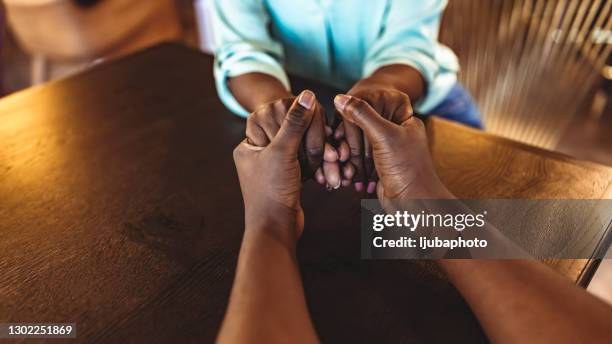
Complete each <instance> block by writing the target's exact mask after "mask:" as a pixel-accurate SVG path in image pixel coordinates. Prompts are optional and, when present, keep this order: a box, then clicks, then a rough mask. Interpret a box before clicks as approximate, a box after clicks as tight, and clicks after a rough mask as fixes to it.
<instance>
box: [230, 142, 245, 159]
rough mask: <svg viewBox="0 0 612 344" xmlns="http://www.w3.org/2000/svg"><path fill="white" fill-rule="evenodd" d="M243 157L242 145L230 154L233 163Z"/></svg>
mask: <svg viewBox="0 0 612 344" xmlns="http://www.w3.org/2000/svg"><path fill="white" fill-rule="evenodd" d="M242 155H243V150H242V144H239V145H238V146H236V148H234V151H233V152H232V156H233V157H234V162H238V161H239V160H240V159H241V158H242Z"/></svg>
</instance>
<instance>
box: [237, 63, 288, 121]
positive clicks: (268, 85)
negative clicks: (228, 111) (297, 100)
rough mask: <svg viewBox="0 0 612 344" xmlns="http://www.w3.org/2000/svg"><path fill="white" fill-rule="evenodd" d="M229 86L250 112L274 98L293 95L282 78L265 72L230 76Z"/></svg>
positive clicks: (239, 101)
mask: <svg viewBox="0 0 612 344" xmlns="http://www.w3.org/2000/svg"><path fill="white" fill-rule="evenodd" d="M228 86H229V89H230V91H231V92H232V94H233V95H234V97H235V98H236V100H237V101H238V103H240V105H242V106H243V107H244V108H245V109H246V110H247V111H249V112H253V111H255V110H256V109H257V108H259V107H260V106H262V105H264V104H267V103H270V102H272V101H274V100H278V99H282V98H287V97H291V96H292V94H291V92H289V91H288V90H287V89H286V88H285V86H284V85H283V83H282V82H280V80H278V79H277V78H275V77H273V76H271V75H268V74H264V73H247V74H243V75H239V76H237V77H233V78H230V79H229V81H228Z"/></svg>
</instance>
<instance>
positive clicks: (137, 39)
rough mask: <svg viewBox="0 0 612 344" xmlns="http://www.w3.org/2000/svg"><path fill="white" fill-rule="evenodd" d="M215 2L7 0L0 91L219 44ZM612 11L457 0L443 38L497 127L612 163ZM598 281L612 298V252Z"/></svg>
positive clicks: (604, 2) (590, 1) (543, 0)
mask: <svg viewBox="0 0 612 344" xmlns="http://www.w3.org/2000/svg"><path fill="white" fill-rule="evenodd" d="M210 2H211V0H195V1H194V0H147V1H134V0H4V1H3V2H2V3H1V8H0V11H1V12H0V13H2V15H1V16H0V29H1V30H2V35H1V40H0V53H1V57H2V59H1V64H0V96H5V95H8V94H10V93H13V92H16V91H19V90H21V89H25V88H28V87H31V86H34V85H37V84H41V83H44V82H47V81H51V80H55V79H59V78H63V77H67V76H69V75H71V74H73V73H77V72H79V71H82V70H84V69H87V68H90V67H91V66H93V65H95V64H96V63H100V62H102V61H105V60H108V59H113V58H117V57H120V56H123V55H126V54H129V53H132V52H135V51H139V50H142V49H144V48H146V47H148V46H151V45H154V44H157V43H159V42H163V41H177V42H182V43H183V44H186V45H189V46H192V47H194V48H201V49H202V50H204V51H206V52H209V53H210V52H211V51H212V46H213V42H212V39H211V37H212V35H211V26H210V20H209V18H210V16H209V8H210ZM196 9H197V10H196ZM611 12H612V0H450V1H449V6H448V8H447V11H446V13H445V16H444V21H443V24H442V28H441V33H440V40H441V41H442V42H443V43H445V44H447V45H448V46H450V47H451V48H452V49H453V50H454V51H455V53H456V54H457V55H458V56H459V59H460V62H461V68H462V71H461V73H460V75H459V78H460V79H461V81H462V82H463V84H464V85H465V86H466V87H467V88H468V89H469V90H470V91H471V92H472V94H473V95H474V97H475V99H476V102H477V103H478V105H479V107H480V109H481V111H482V113H483V115H484V122H485V126H486V130H487V131H488V132H491V133H494V134H497V135H501V136H505V137H508V138H512V139H515V140H518V141H521V142H525V143H528V144H530V145H534V146H538V147H542V148H545V149H549V150H554V151H559V152H562V153H566V154H568V155H571V156H574V157H577V158H580V159H584V160H590V161H593V162H597V163H600V164H605V165H608V166H612V60H611V55H610V52H611V50H612V20H611V18H612V15H611ZM0 139H1V138H0ZM589 289H590V290H591V291H592V292H594V293H596V294H598V295H600V296H601V297H603V298H606V299H608V300H609V301H610V302H612V261H610V260H608V261H605V262H604V263H602V266H601V268H600V269H599V271H598V273H597V275H596V276H595V278H594V280H593V282H592V283H591V285H590V287H589Z"/></svg>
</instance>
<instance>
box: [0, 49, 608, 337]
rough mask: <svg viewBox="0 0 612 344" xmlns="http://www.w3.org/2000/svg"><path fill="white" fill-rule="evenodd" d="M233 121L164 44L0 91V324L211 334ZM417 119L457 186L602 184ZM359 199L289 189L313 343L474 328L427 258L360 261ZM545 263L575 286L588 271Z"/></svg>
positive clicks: (587, 167) (189, 55)
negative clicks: (297, 204) (297, 213)
mask: <svg viewBox="0 0 612 344" xmlns="http://www.w3.org/2000/svg"><path fill="white" fill-rule="evenodd" d="M320 93H321V94H323V93H325V92H324V91H321V92H320ZM244 128H245V122H244V120H242V119H239V118H237V117H235V116H233V115H231V114H230V113H228V111H227V110H226V109H225V108H224V107H223V105H222V104H221V103H220V101H219V100H218V98H217V95H216V93H215V90H214V84H213V77H212V58H211V57H209V56H205V55H203V54H201V53H199V52H196V51H192V50H189V49H186V48H183V47H180V46H176V45H162V46H158V47H156V48H153V49H150V50H147V51H145V52H142V53H139V54H137V55H134V56H131V57H128V58H125V59H122V60H118V61H115V62H111V63H107V64H104V65H101V66H98V67H96V68H93V69H92V70H90V71H88V72H85V73H83V74H81V75H78V76H75V77H73V78H69V79H65V80H61V81H57V82H52V83H50V84H47V85H44V86H41V87H37V88H33V89H30V90H26V91H24V92H20V93H17V94H14V95H12V96H9V97H7V98H5V99H3V100H1V101H0V273H1V277H0V322H43V321H45V322H75V323H77V335H78V340H79V341H80V342H111V343H120V342H126V341H136V342H147V343H148V342H171V341H172V342H210V341H212V340H213V338H214V337H215V334H216V331H217V328H218V326H219V324H220V321H221V319H222V316H223V313H224V310H225V306H226V303H227V298H228V295H229V291H230V286H231V283H232V278H233V272H234V268H235V263H236V256H237V253H238V248H239V245H240V239H241V235H242V231H243V221H244V220H243V210H242V201H241V195H240V190H239V186H238V181H237V179H236V175H235V171H234V167H233V162H232V155H231V152H232V149H233V148H234V146H235V145H236V144H237V143H238V142H239V141H240V140H241V139H242V137H243V133H244ZM428 130H429V131H430V134H431V136H430V137H431V140H432V149H433V154H434V157H435V161H436V168H437V169H438V172H439V174H440V176H441V178H442V179H443V181H444V182H445V183H446V184H447V185H448V186H449V188H450V189H451V190H452V191H453V192H454V193H456V194H457V195H458V196H460V197H464V198H479V197H482V198H484V197H489V198H493V197H496V198H579V199H580V198H596V199H597V198H609V197H610V195H611V190H612V187H611V185H612V169H610V168H606V167H602V166H598V165H595V164H591V163H586V162H580V161H576V160H574V159H571V158H568V157H565V156H561V155H558V154H555V153H551V152H547V151H542V150H538V149H534V148H531V147H528V146H525V145H522V144H520V143H516V142H512V141H508V140H505V139H501V138H497V137H493V136H490V135H487V134H483V133H481V132H477V131H474V130H471V129H467V128H465V127H463V126H460V125H455V124H451V123H449V122H446V121H442V120H432V121H430V122H429V123H428ZM362 196H363V195H359V194H357V193H355V192H354V191H352V190H343V191H337V192H332V193H328V192H326V191H325V190H323V188H321V187H319V186H317V185H314V183H309V184H307V185H306V186H305V191H304V197H303V198H304V200H303V205H304V209H305V212H306V219H307V228H306V234H305V235H304V237H303V238H302V240H301V242H300V249H299V255H300V257H299V259H300V264H301V268H302V273H303V277H304V284H305V288H306V294H307V297H308V301H309V307H310V311H311V314H312V318H313V319H314V322H315V325H316V327H317V330H318V332H319V334H320V336H321V338H322V339H323V340H324V341H325V342H344V341H350V342H406V341H409V340H411V341H413V342H423V341H425V342H449V341H458V340H462V341H470V342H480V341H484V340H485V339H484V337H483V333H482V330H481V329H480V327H479V325H478V323H477V322H476V320H475V318H474V317H473V316H472V315H471V313H470V311H469V309H468V307H467V306H466V304H465V303H464V301H463V300H462V299H461V297H460V296H459V294H458V293H457V292H456V291H455V289H454V288H453V287H452V286H451V285H450V284H449V283H448V282H447V281H446V280H445V279H444V277H443V276H442V275H441V274H440V273H439V271H438V270H436V269H435V266H434V265H433V264H432V263H428V262H417V261H362V260H361V259H360V256H359V254H360V248H359V242H360V241H359V229H358V228H359V218H360V216H359V214H360V206H359V199H360V197H362ZM550 235H552V234H550ZM551 264H552V265H553V266H554V267H555V269H557V270H558V271H559V272H561V273H563V274H565V275H566V276H567V277H569V278H570V279H572V280H574V281H576V282H582V283H583V284H584V283H585V282H586V281H587V280H588V278H589V276H590V274H591V273H592V271H593V267H594V262H592V261H588V260H566V261H556V262H551Z"/></svg>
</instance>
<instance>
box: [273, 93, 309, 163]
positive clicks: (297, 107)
mask: <svg viewBox="0 0 612 344" xmlns="http://www.w3.org/2000/svg"><path fill="white" fill-rule="evenodd" d="M315 103H316V98H315V95H314V94H313V93H312V92H311V91H308V90H306V91H303V92H302V93H300V95H299V96H298V97H297V98H296V99H295V101H294V102H293V104H291V108H289V111H288V112H287V116H285V120H284V121H283V124H282V125H281V128H280V130H279V131H278V134H277V135H276V137H275V138H274V140H272V143H270V146H274V147H276V148H278V149H282V150H284V151H285V152H288V153H291V154H296V155H297V152H298V149H299V148H300V143H301V142H302V138H303V137H304V133H305V132H306V129H307V128H308V126H309V125H310V122H311V120H312V117H313V115H314V109H315Z"/></svg>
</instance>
